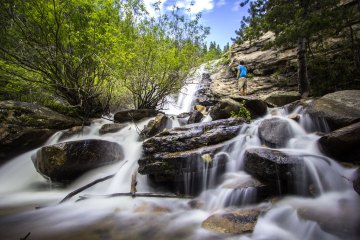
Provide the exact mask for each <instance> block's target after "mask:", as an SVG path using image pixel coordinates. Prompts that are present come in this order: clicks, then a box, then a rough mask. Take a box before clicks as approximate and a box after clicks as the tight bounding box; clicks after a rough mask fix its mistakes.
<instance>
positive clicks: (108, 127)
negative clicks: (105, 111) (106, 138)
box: [99, 123, 129, 135]
mask: <svg viewBox="0 0 360 240" xmlns="http://www.w3.org/2000/svg"><path fill="white" fill-rule="evenodd" d="M127 126H129V125H128V124H122V123H107V124H104V125H102V126H101V128H100V129H99V134H100V135H104V134H106V133H115V132H118V131H120V130H121V129H123V128H126V127H127Z"/></svg>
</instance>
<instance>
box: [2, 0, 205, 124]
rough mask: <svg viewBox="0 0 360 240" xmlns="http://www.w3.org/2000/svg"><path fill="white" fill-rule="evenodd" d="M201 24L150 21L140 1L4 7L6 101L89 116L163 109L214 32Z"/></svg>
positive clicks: (68, 0)
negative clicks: (111, 111)
mask: <svg viewBox="0 0 360 240" xmlns="http://www.w3.org/2000/svg"><path fill="white" fill-rule="evenodd" d="M157 4H159V3H157ZM155 5H156V4H155ZM200 17H201V15H200V14H199V15H196V16H195V17H191V18H190V17H189V18H186V17H185V16H184V15H182V14H181V13H180V12H178V10H177V9H174V11H173V12H172V14H170V15H167V14H165V15H160V17H159V18H156V19H155V18H150V17H149V16H148V15H147V13H146V11H145V8H144V6H143V5H142V1H138V0H125V1H117V0H53V1H47V0H28V1H23V0H4V1H1V2H0V24H1V26H0V34H1V36H2V37H1V38H0V80H1V81H0V84H1V90H0V93H1V99H16V100H20V101H33V102H34V101H36V102H41V103H48V105H51V106H53V107H55V108H58V109H62V108H63V107H59V106H60V105H62V106H64V108H65V109H72V110H75V111H76V113H77V114H78V115H80V116H83V117H97V116H99V115H100V114H103V113H106V112H107V111H109V109H110V107H111V105H117V106H118V107H128V106H129V105H133V106H134V107H137V108H157V107H159V106H161V105H162V104H163V103H164V101H165V97H166V96H167V95H168V94H170V93H173V92H176V91H177V90H178V89H180V87H181V86H182V85H183V83H184V78H185V76H186V75H187V74H188V72H189V71H190V69H192V68H193V67H194V66H196V65H198V64H199V62H200V59H201V56H202V53H201V51H202V50H203V49H201V46H202V44H203V40H204V38H205V36H206V35H207V34H208V31H209V30H208V28H205V27H204V26H202V25H201V24H200ZM129 99H131V100H132V101H131V102H129ZM119 101H121V102H119ZM115 108H116V107H113V109H115ZM63 110H64V109H63ZM70 112H71V111H70Z"/></svg>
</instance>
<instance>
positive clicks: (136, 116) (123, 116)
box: [114, 109, 159, 123]
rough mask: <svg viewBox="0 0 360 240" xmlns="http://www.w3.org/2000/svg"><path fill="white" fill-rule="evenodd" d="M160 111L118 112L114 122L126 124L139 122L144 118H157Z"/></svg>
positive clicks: (137, 110)
mask: <svg viewBox="0 0 360 240" xmlns="http://www.w3.org/2000/svg"><path fill="white" fill-rule="evenodd" d="M158 113H159V111H156V110H153V109H132V110H124V111H120V112H117V113H116V114H115V115H114V121H115V122H117V123H124V122H130V121H135V122H136V121H139V120H141V119H144V118H149V117H155V116H156V115H157V114H158Z"/></svg>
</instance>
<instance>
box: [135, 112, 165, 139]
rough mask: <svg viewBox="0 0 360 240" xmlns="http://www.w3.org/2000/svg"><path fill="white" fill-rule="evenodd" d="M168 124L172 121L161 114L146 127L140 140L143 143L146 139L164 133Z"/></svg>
mask: <svg viewBox="0 0 360 240" xmlns="http://www.w3.org/2000/svg"><path fill="white" fill-rule="evenodd" d="M168 124H170V119H169V118H168V117H167V116H166V115H165V114H162V113H159V114H158V115H157V116H156V117H155V119H153V120H151V121H150V122H149V123H148V124H147V125H146V127H145V128H144V129H143V130H142V131H141V133H140V136H139V138H140V140H141V141H143V140H145V139H146V138H149V137H152V136H155V135H156V134H157V133H160V132H161V131H163V130H164V129H165V128H166V127H167V126H168Z"/></svg>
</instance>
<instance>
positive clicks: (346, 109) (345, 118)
mask: <svg viewBox="0 0 360 240" xmlns="http://www.w3.org/2000/svg"><path fill="white" fill-rule="evenodd" d="M359 99H360V90H345V91H339V92H334V93H330V94H327V95H325V96H323V97H321V98H319V99H315V100H313V101H301V102H298V103H297V104H295V106H296V105H302V106H304V107H305V108H306V110H307V112H308V113H309V114H311V115H314V116H316V117H319V118H324V119H325V120H326V121H327V122H328V123H329V126H330V128H331V129H332V130H335V129H338V128H342V127H346V126H348V125H350V124H352V123H356V122H359V121H360V101H359ZM293 107H294V106H293Z"/></svg>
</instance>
